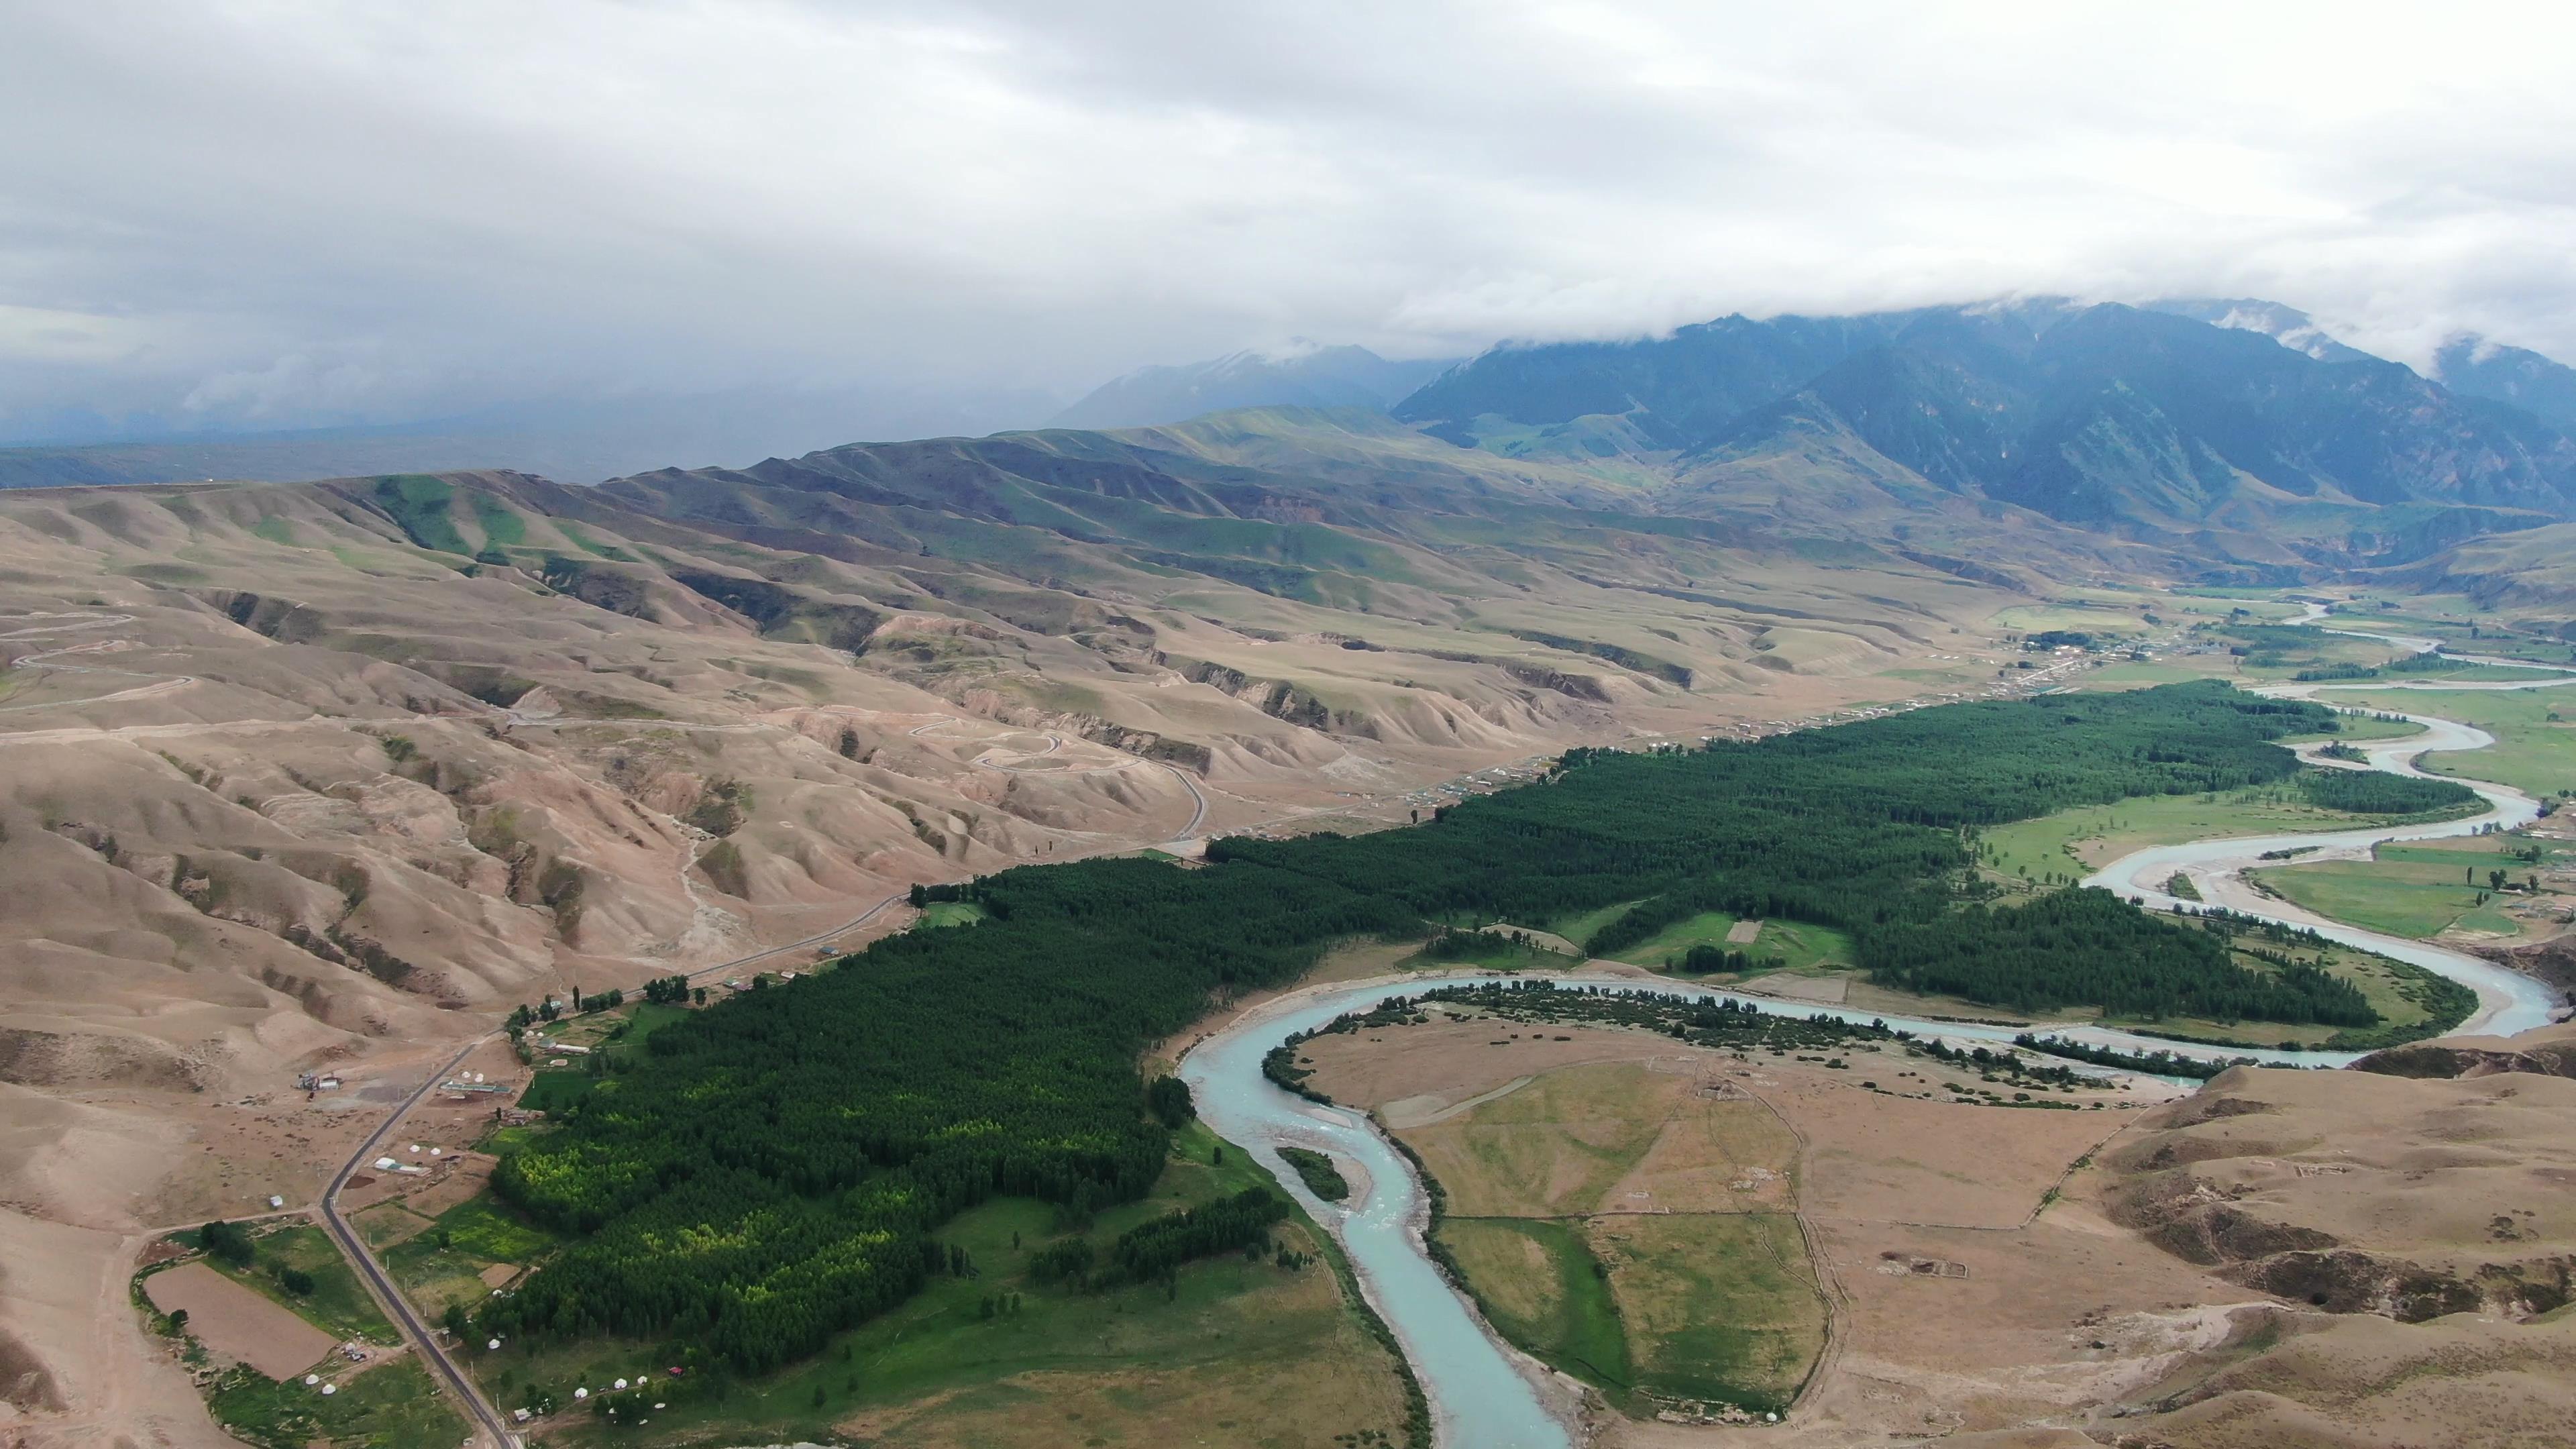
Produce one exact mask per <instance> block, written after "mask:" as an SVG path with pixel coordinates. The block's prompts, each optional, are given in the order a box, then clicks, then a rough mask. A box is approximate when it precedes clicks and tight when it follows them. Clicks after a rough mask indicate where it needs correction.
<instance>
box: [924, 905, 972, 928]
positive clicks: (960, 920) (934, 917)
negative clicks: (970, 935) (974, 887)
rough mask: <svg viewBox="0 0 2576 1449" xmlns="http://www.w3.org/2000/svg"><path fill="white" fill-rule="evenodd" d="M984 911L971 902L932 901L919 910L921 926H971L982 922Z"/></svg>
mask: <svg viewBox="0 0 2576 1449" xmlns="http://www.w3.org/2000/svg"><path fill="white" fill-rule="evenodd" d="M985 914H986V912H985V910H984V908H983V907H982V906H979V905H977V904H975V903H974V902H973V901H932V902H931V903H930V904H928V905H926V906H923V907H922V908H921V921H920V924H921V925H923V926H930V927H937V926H971V925H973V924H975V923H976V922H977V921H980V920H983V919H984V917H985Z"/></svg>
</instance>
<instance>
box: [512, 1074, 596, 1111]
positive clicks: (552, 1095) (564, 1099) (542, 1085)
mask: <svg viewBox="0 0 2576 1449" xmlns="http://www.w3.org/2000/svg"><path fill="white" fill-rule="evenodd" d="M598 1085H599V1079H598V1078H597V1077H594V1076H592V1075H591V1074H590V1073H588V1072H586V1071H584V1070H582V1069H581V1068H579V1067H539V1068H538V1069H537V1071H536V1073H535V1075H533V1076H531V1077H529V1078H528V1089H527V1090H526V1091H524V1092H521V1093H520V1094H519V1105H520V1106H522V1107H525V1108H527V1109H528V1110H530V1111H532V1112H545V1113H558V1112H561V1111H563V1110H564V1109H565V1108H567V1107H570V1106H572V1105H573V1104H574V1103H576V1102H579V1101H580V1100H581V1099H582V1098H584V1097H587V1096H589V1095H590V1089H591V1088H593V1087H595V1086H598Z"/></svg>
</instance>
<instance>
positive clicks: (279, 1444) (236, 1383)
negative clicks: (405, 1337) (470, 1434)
mask: <svg viewBox="0 0 2576 1449" xmlns="http://www.w3.org/2000/svg"><path fill="white" fill-rule="evenodd" d="M336 1386H337V1388H338V1390H339V1391H338V1392H337V1393H334V1394H329V1395H324V1394H320V1393H317V1392H315V1391H314V1390H313V1389H310V1388H307V1387H306V1386H304V1385H303V1384H301V1383H297V1382H287V1383H275V1382H271V1381H270V1380H268V1379H265V1378H262V1377H260V1376H259V1375H257V1374H254V1373H251V1372H249V1371H248V1370H244V1369H235V1370H233V1371H232V1372H231V1373H229V1374H227V1375H225V1376H223V1377H222V1378H220V1379H218V1380H216V1382H215V1384H214V1385H213V1388H212V1391H211V1392H209V1393H208V1394H207V1396H206V1408H207V1410H208V1412H210V1413H212V1414H213V1415H214V1417H215V1421H216V1422H217V1423H219V1424H222V1425H223V1426H224V1428H225V1430H226V1431H227V1432H229V1433H231V1434H232V1436H233V1437H234V1438H236V1439H240V1440H243V1441H245V1442H247V1443H250V1444H255V1445H258V1446H259V1449H454V1446H455V1445H457V1444H460V1443H463V1442H464V1441H465V1438H466V1434H465V1421H464V1420H463V1419H462V1418H460V1417H459V1416H458V1415H457V1413H456V1411H455V1410H454V1409H453V1408H451V1407H449V1405H448V1402H447V1400H446V1399H444V1398H443V1397H441V1396H440V1394H439V1392H438V1388H437V1386H436V1385H435V1384H433V1383H432V1382H430V1377H429V1370H428V1369H426V1368H424V1367H422V1365H421V1363H420V1361H419V1360H418V1359H414V1358H410V1357H403V1358H398V1359H394V1360H392V1361H390V1362H387V1363H382V1364H379V1365H376V1366H374V1367H371V1368H367V1369H364V1370H362V1371H360V1372H358V1373H356V1374H354V1375H351V1376H349V1377H347V1378H344V1379H340V1380H337V1381H336Z"/></svg>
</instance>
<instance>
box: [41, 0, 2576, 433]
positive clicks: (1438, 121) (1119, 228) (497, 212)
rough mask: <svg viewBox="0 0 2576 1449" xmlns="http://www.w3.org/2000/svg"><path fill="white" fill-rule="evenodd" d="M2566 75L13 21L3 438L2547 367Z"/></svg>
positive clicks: (2399, 34) (2566, 285)
mask: <svg viewBox="0 0 2576 1449" xmlns="http://www.w3.org/2000/svg"><path fill="white" fill-rule="evenodd" d="M2570 56H2576V7H2567V6H2547V5H2540V4H2526V5H2496V4H2483V3H2477V0H2451V3H2445V4H2443V5H2440V6H2426V5H2420V4H2417V5H2407V6H2378V5H2372V4H2363V3H2350V0H2346V3H2336V4H2305V3H2294V0H2262V3H2255V4H2247V3H2244V0H2235V3H2230V4H2224V5H2199V4H2189V3H2158V4H2153V5H2147V4H2134V5H2101V4H2089V5H2068V4H2065V3H2062V0H2059V3H2050V4H2034V5H2024V4H1977V3H1955V4H1939V5H1924V4H1921V3H1919V0H1915V3H1905V4H1886V5H1880V4H1867V3H1860V4H1836V5H1831V6H1784V5H1779V4H1777V3H1764V4H1736V3H1725V0H1685V3H1673V4H1661V3H1621V4H1595V3H1543V4H1523V3H1515V0H1468V3H1455V4H1453V3H1447V0H1422V3H1403V0H1367V3H1343V0H1295V3H1284V0H1282V3H1271V0H1245V3H1232V4H1208V3H1205V0H1194V3H1153V4H1147V3H1122V0H1091V3H1085V4H1080V5H1066V4H1063V3H1061V0H1027V3H1021V0H984V3H955V4H911V5H881V4H870V3H827V0H721V3H717V0H615V3H612V0H548V3H545V4H540V5H530V4H527V3H524V0H439V3H437V4H430V5H422V4H417V3H395V0H385V3H363V0H342V3H305V0H198V3H193V4H189V5H156V4H144V3H130V0H19V3H13V4H10V5H7V6H5V7H0V95H5V96H6V97H7V100H6V101H5V102H0V105H5V106H6V108H7V124H5V125H0V440H11V439H17V440H23V439H30V438H54V439H67V438H71V437H74V436H84V435H92V434H94V435H97V436H109V435H112V434H115V433H118V432H120V431H122V432H128V433H132V432H150V431H155V430H174V429H176V430H192V429H206V430H221V429H241V428H263V429H275V428H296V427H320V426H338V425H346V424H359V423H384V422H394V421H401V420H405V419H413V418H421V417H435V416H446V415H451V414H457V413H471V412H474V411H476V410H478V409H490V408H495V407H520V408H527V407H532V406H533V407H544V406H550V405H552V404H553V402H554V401H556V400H562V399H582V400H597V399H617V398H621V397H627V398H631V397H638V396H646V397H649V396H656V395H662V394H670V393H703V392H741V391H744V390H748V391H750V392H753V393H760V392H774V393H828V392H833V391H835V390H858V391H861V392H866V393H870V394H875V395H882V396H885V397H889V398H897V399H911V400H913V401H914V402H916V403H921V404H923V405H938V406H950V405H953V406H955V407H958V408H965V409H968V410H970V411H971V410H972V409H973V408H975V407H983V408H985V409H986V410H987V411H996V412H997V415H998V414H999V413H1007V412H1009V411H1011V410H1012V409H1014V408H1017V409H1023V410H1027V409H1037V410H1043V409H1044V407H1045V406H1047V405H1048V401H1049V400H1055V401H1061V400H1069V399H1070V398H1072V397H1074V396H1076V395H1078V394H1080V393H1081V392H1083V391H1085V390H1087V389H1088V388H1089V387H1090V386H1092V385H1093V384H1095V383H1097V382H1099V381H1102V380H1104V379H1106V378H1107V377H1110V376H1112V375H1114V374H1117V373H1119V372H1123V371H1125V370H1127V369H1130V368H1133V367H1136V366H1139V365H1143V364H1147V363H1156V362H1179V361H1187V360H1190V359H1194V358H1200V357H1208V356H1214V355H1217V354H1221V353H1224V352H1227V351H1230V350H1233V349H1235V348H1239V347H1247V346H1252V347H1258V346H1263V345H1267V344H1273V343H1277V342H1279V341H1282V340H1284V339H1286V338H1289V337H1292V336H1302V337H1309V338H1320V339H1324V340H1327V341H1334V342H1341V341H1350V342H1358V343H1362V344H1364V345H1367V346H1370V347H1373V348H1376V349H1378V350H1379V351H1381V352H1384V353H1387V354H1388V355H1391V356H1440V355H1455V354H1461V353H1467V352H1472V351H1475V350H1477V349H1479V348H1481V347H1484V346H1487V345H1489V344H1492V343H1494V342H1496V341H1497V340H1499V339H1522V340H1547V339H1556V338H1572V337H1616V336H1632V335H1647V334H1652V333H1655V332H1658V331H1661V330H1665V329H1668V328H1670V327H1672V326H1675V325H1678V324H1680V323H1684V322H1689V321H1694V320H1701V319H1705V318H1707V317H1712V316H1717V315H1722V314H1725V313H1728V312H1735V311H1742V312H1746V313H1749V314H1752V315H1756V316H1761V315H1767V314H1770V313H1776V312H1781V311H1807V312H1831V311H1847V310H1856V309H1866V308H1877V307H1886V306H1896V305H1912V304H1920V303H1929V302H1942V301H1965V300H1973V299H1978V298H1984V297H1992V296H1998V295H2007V294H2069V295H2075V296H2080V297H2087V298H2101V299H2106V300H2143V299H2147V298H2152V297H2157V296H2167V295H2221V296H2237V295H2254V296H2263V297H2269V298H2273V299H2276V300H2279V301H2283V302H2286V303H2289V304H2291V305H2293V306H2298V307H2302V308H2305V309H2307V310H2308V311H2310V312H2312V313H2314V314H2316V315H2317V317H2318V319H2319V320H2320V321H2321V322H2322V323H2324V324H2325V325H2326V326H2327V327H2328V328H2329V329H2330V330H2332V331H2334V332H2335V333H2337V335H2339V336H2342V337H2344V338H2345V339H2347V340H2349V341H2352V342H2354V343H2356V344H2357V345H2361V346H2364V347H2367V348H2369V349H2371V350H2373V351H2377V352H2380V353H2382V354H2383V355H2387V356H2393V357H2397V358H2400V359H2401V360H2407V361H2421V360H2422V359H2424V358H2425V357H2427V356H2428V355H2429V354H2430V352H2431V350H2432V348H2433V346H2434V345H2435V344H2436V343H2437V342H2438V341H2439V340H2440V339H2441V338H2442V337H2443V336H2445V335H2447V334H2449V333H2452V332H2456V331H2462V330H2470V331H2477V332H2482V333H2485V334H2488V335H2490V336H2492V337H2495V338H2497V339H2499V340H2501V341H2505V342H2510V343H2515V344H2518V345H2523V346H2530V347H2536V348H2538V349H2540V350H2542V351H2544V352H2549V353H2552V354H2553V355H2555V356H2558V357H2560V358H2562V359H2567V360H2576V247H2571V246H2570V244H2569V241H2570V238H2576V85H2570V84H2568V70H2567V61H2568V58H2569V57H2570ZM1018 421H1035V419H1034V418H1028V419H1018ZM999 425H1000V424H999V423H998V422H997V423H996V424H995V426H999Z"/></svg>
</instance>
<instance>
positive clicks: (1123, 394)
mask: <svg viewBox="0 0 2576 1449" xmlns="http://www.w3.org/2000/svg"><path fill="white" fill-rule="evenodd" d="M1450 362H1451V359H1438V360H1433V361H1428V362H1389V361H1388V360H1387V359H1385V358H1383V357H1380V356H1378V355H1377V354H1376V353H1374V352H1371V351H1369V350H1368V349H1367V348H1365V347H1349V346H1344V347H1323V346H1318V345H1317V344H1315V343H1311V342H1305V341H1297V342H1292V343H1290V344H1289V345H1288V346H1286V347H1284V348H1279V349H1274V350H1266V351H1246V352H1235V353H1229V354H1227V355H1226V356H1224V357H1219V358H1214V359H1211V360H1210V361H1207V362H1192V363H1186V364H1183V365H1181V366H1178V367H1142V368H1138V369H1137V370H1136V371H1134V372H1131V373H1128V374H1127V375H1126V376H1124V377H1121V378H1116V379H1113V380H1112V381H1109V382H1106V383H1103V384H1102V385H1101V386H1099V387H1098V388H1095V389H1093V390H1092V392H1091V393H1090V395H1088V396H1086V397H1085V398H1083V399H1082V401H1080V402H1078V403H1075V404H1074V405H1073V406H1071V407H1069V408H1066V409H1065V410H1064V411H1062V412H1060V413H1057V414H1056V415H1055V416H1054V417H1052V418H1050V419H1048V420H1047V426H1049V427H1052V428H1150V427H1156V426H1159V425H1161V424H1164V423H1177V422H1182V421H1184V420H1186V419H1189V418H1195V417H1201V416H1204V415H1206V414H1208V413H1213V412H1226V411H1230V410H1232V409H1235V408H1266V407H1298V408H1348V407H1364V408H1379V409H1383V408H1385V407H1386V406H1387V405H1388V404H1389V403H1392V402H1394V401H1395V400H1396V399H1398V398H1400V397H1403V396H1404V395H1405V394H1407V393H1409V392H1411V391H1413V390H1414V389H1415V388H1417V387H1420V386H1421V385H1422V384H1423V383H1424V382H1426V381H1428V380H1429V379H1430V378H1432V377H1433V376H1435V375H1437V374H1438V373H1439V372H1440V371H1441V369H1443V368H1445V367H1448V366H1449V365H1450Z"/></svg>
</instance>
